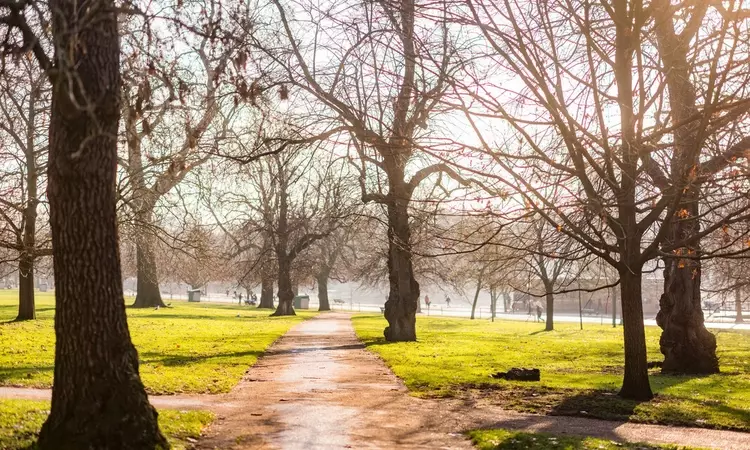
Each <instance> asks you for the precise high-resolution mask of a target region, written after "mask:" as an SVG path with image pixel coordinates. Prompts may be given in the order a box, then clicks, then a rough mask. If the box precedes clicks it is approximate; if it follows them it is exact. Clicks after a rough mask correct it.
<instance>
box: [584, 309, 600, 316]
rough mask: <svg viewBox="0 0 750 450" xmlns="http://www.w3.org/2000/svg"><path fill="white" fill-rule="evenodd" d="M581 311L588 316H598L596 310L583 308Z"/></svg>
mask: <svg viewBox="0 0 750 450" xmlns="http://www.w3.org/2000/svg"><path fill="white" fill-rule="evenodd" d="M581 311H582V312H583V314H586V315H587V316H595V315H596V314H597V311H596V310H595V309H594V308H583V309H582V310H581Z"/></svg>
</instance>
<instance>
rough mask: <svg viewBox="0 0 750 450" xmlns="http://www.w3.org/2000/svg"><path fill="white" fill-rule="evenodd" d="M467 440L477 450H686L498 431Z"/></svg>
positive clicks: (476, 433)
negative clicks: (477, 449)
mask: <svg viewBox="0 0 750 450" xmlns="http://www.w3.org/2000/svg"><path fill="white" fill-rule="evenodd" d="M469 437H470V438H471V441H472V442H473V443H474V445H476V446H477V448H479V449H480V450H621V449H628V450H667V449H670V450H690V449H689V448H688V447H678V446H674V445H652V444H643V443H624V442H614V441H609V440H606V439H596V438H591V437H577V436H560V435H553V434H547V433H523V432H519V431H509V430H502V429H496V430H476V431H471V432H469ZM693 450H697V449H693Z"/></svg>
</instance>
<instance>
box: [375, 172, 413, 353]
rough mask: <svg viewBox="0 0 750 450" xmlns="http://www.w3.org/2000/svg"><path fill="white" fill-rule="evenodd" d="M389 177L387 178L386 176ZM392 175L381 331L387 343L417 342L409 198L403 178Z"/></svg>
mask: <svg viewBox="0 0 750 450" xmlns="http://www.w3.org/2000/svg"><path fill="white" fill-rule="evenodd" d="M389 177H390V175H389ZM398 177H399V175H398V174H395V175H394V176H393V177H392V178H393V180H392V181H391V194H390V197H391V200H390V201H389V202H388V281H389V284H390V292H389V294H388V301H386V302H385V312H384V315H385V318H386V320H387V321H388V326H387V327H386V328H385V330H383V335H384V336H385V339H386V340H387V341H389V342H404V341H416V340H417V328H416V322H417V319H416V314H417V306H418V305H417V304H418V302H419V283H417V280H416V279H415V278H414V267H413V266H412V252H411V230H410V229H409V209H408V203H409V200H408V195H407V193H406V186H405V183H404V182H403V181H400V180H403V176H401V178H398Z"/></svg>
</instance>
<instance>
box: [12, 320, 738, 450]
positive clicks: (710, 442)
mask: <svg viewBox="0 0 750 450" xmlns="http://www.w3.org/2000/svg"><path fill="white" fill-rule="evenodd" d="M49 396H50V391H49V390H36V389H23V388H0V398H28V399H48V398H49ZM150 400H151V402H152V403H153V404H154V406H156V407H158V408H176V409H209V410H212V411H214V412H215V413H216V414H217V420H216V421H215V422H214V423H213V424H212V425H211V426H210V427H209V429H208V430H207V433H206V436H205V438H203V439H201V441H200V442H199V443H198V448H199V449H204V450H206V449H222V450H224V449H283V450H288V449H304V450H308V449H344V448H355V449H469V448H472V446H471V444H470V443H469V441H468V440H467V439H466V438H465V437H464V435H463V432H464V431H466V430H470V429H476V428H485V427H497V428H508V429H519V430H528V431H545V432H550V433H557V434H574V435H584V436H597V437H602V438H606V439H613V440H622V441H637V442H650V443H655V444H660V443H671V444H679V445H686V446H691V447H701V448H718V449H725V450H750V434H748V433H738V432H730V431H718V430H703V429H697V428H680V427H666V426H659V425H642V424H631V423H622V422H611V421H603V420H595V419H586V418H577V417H560V416H536V415H529V414H520V413H514V412H510V411H505V410H502V409H499V408H496V407H486V406H483V405H482V406H477V405H471V404H466V403H463V402H461V401H457V400H422V399H417V398H414V397H410V396H409V395H408V392H407V390H406V388H405V387H404V386H403V384H402V383H401V382H400V381H399V380H398V379H397V378H396V377H395V376H394V375H393V373H392V372H391V371H390V370H389V369H388V368H387V367H386V366H385V364H384V363H383V361H382V360H380V359H379V358H378V357H377V356H375V355H373V354H372V353H370V352H368V351H367V350H365V349H364V346H363V345H362V344H361V343H360V342H359V341H358V340H357V338H356V336H355V334H354V331H353V329H352V325H351V321H350V319H349V315H347V314H341V313H329V314H322V315H320V316H318V317H316V318H314V319H311V320H307V321H305V322H303V323H301V324H299V325H297V326H295V327H294V328H292V329H291V330H290V331H289V332H288V333H287V334H286V335H284V337H283V338H281V339H280V340H279V341H277V342H276V343H275V344H274V345H273V346H272V347H271V348H270V349H269V351H268V352H267V353H266V355H264V356H263V357H262V358H261V359H260V360H259V361H258V363H257V364H256V365H254V366H253V367H252V368H250V370H249V371H248V372H247V373H246V374H245V376H244V377H243V379H242V381H241V382H240V383H239V384H238V385H237V386H236V387H235V388H234V389H233V390H232V392H231V393H229V394H224V395H213V396H211V395H195V396H182V395H180V396H153V397H151V398H150Z"/></svg>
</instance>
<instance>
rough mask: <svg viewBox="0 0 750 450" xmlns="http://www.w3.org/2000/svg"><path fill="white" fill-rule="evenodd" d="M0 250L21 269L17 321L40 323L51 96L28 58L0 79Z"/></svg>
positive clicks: (46, 244) (47, 246) (46, 234)
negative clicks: (37, 281)
mask: <svg viewBox="0 0 750 450" xmlns="http://www.w3.org/2000/svg"><path fill="white" fill-rule="evenodd" d="M0 90H1V91H2V96H0V118H1V119H0V143H2V147H1V148H0V206H2V210H1V211H0V219H2V223H3V225H2V229H1V230H0V247H3V248H5V249H8V250H10V251H11V252H10V253H9V255H8V256H9V257H10V258H12V259H13V260H14V261H16V262H17V265H18V316H17V317H16V320H30V319H35V318H36V310H35V307H34V266H35V263H36V261H37V259H38V258H39V257H40V256H45V255H50V254H51V253H52V249H51V248H50V241H49V239H50V237H49V230H48V229H47V227H46V220H38V214H39V208H40V207H41V208H44V211H42V214H43V217H42V219H46V216H47V214H46V198H45V196H44V187H45V182H46V179H45V177H44V169H45V167H46V158H47V149H48V145H47V136H46V134H47V133H46V131H47V130H46V128H45V127H46V126H48V125H49V108H50V90H49V87H48V84H47V77H46V74H45V73H44V72H43V71H42V70H41V69H40V68H39V66H38V64H37V62H36V61H34V60H33V59H32V58H30V57H19V58H17V60H16V63H15V64H12V65H10V66H7V67H6V68H5V71H4V72H3V73H2V75H1V76H0Z"/></svg>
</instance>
